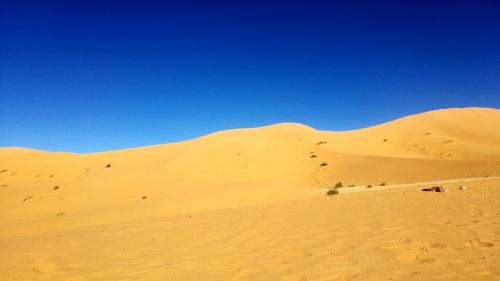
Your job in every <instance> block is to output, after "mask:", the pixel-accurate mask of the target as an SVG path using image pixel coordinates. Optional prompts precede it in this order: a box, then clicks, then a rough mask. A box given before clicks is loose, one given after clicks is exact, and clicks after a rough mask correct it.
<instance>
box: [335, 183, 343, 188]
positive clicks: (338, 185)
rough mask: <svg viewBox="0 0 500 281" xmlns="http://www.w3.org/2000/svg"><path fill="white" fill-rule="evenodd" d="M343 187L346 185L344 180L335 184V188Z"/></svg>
mask: <svg viewBox="0 0 500 281" xmlns="http://www.w3.org/2000/svg"><path fill="white" fill-rule="evenodd" d="M341 187H344V185H343V184H342V182H340V181H339V182H338V183H336V184H335V188H341Z"/></svg>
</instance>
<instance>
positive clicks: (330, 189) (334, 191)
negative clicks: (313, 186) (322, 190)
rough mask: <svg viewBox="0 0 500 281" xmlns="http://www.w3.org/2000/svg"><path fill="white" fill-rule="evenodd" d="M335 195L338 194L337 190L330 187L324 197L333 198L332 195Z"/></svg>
mask: <svg viewBox="0 0 500 281" xmlns="http://www.w3.org/2000/svg"><path fill="white" fill-rule="evenodd" d="M337 194H339V191H338V189H337V188H336V187H330V188H328V190H327V191H326V195H327V196H333V195H337Z"/></svg>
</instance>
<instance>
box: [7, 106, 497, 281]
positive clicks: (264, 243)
mask: <svg viewBox="0 0 500 281" xmlns="http://www.w3.org/2000/svg"><path fill="white" fill-rule="evenodd" d="M498 124H500V112H499V111H498V110H495V109H481V108H467V109H450V110H441V111H433V112H428V113H424V114H419V115H414V116H409V117H406V118H403V119H400V120H396V121H394V122H391V123H387V124H383V125H380V126H376V127H372V128H367V129H362V130H356V131H348V132H327V131H318V130H315V129H312V128H309V127H307V126H304V125H301V124H294V123H286V124H277V125H273V126H268V127H262V128H255V129H241V130H229V131H223V132H218V133H215V134H211V135H208V136H205V137H202V138H198V139H194V140H190V141H186V142H180V143H174V144H166V145H158V146H151V147H143V148H135V149H129V150H120V151H111V152H103V153H95V154H73V153H53V152H44V151H37V150H29V149H23V148H1V149H0V170H1V171H2V172H1V173H0V185H1V187H0V212H1V213H0V214H1V215H0V222H1V224H0V266H1V270H0V280H75V281H76V280H302V281H305V280H498V278H499V277H500V269H499V268H500V266H499V265H500V257H499V254H500V222H499V219H498V218H499V215H500V179H499V178H498V176H500V126H499V125H498ZM339 181H341V182H342V183H343V185H344V186H345V187H343V188H341V189H340V194H339V195H335V196H332V197H328V196H325V195H324V194H325V189H326V188H328V187H330V186H333V185H335V183H336V182H339ZM382 183H385V184H384V186H379V185H381V184H382ZM433 184H442V185H445V186H447V187H448V188H449V189H450V192H449V193H433V192H422V191H421V189H422V188H423V187H428V186H430V185H433ZM348 185H354V187H347V186H348ZM368 185H372V187H371V188H367V187H366V186H368ZM460 185H465V186H466V187H467V188H466V189H465V190H458V186H460Z"/></svg>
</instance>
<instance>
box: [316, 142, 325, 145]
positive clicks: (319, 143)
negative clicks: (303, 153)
mask: <svg viewBox="0 0 500 281" xmlns="http://www.w3.org/2000/svg"><path fill="white" fill-rule="evenodd" d="M322 144H327V142H326V141H320V142H318V143H317V144H316V145H322Z"/></svg>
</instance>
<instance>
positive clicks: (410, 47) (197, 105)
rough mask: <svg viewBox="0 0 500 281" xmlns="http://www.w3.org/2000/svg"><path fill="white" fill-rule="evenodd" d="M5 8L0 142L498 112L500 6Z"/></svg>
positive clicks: (96, 140)
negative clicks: (469, 109)
mask: <svg viewBox="0 0 500 281" xmlns="http://www.w3.org/2000/svg"><path fill="white" fill-rule="evenodd" d="M6 2H7V1H2V2H1V4H0V106H1V110H0V146H22V147H31V148H38V149H45V150H50V151H73V152H95V151H104V150H110V149H120V148H128V147H135V146H143V145H151V144H160V143H166V142H173V141H180V140H185V139H190V138H193V137H197V136H200V135H204V134H207V133H210V132H214V131H218V130H223V129H229V128H239V127H254V126H261V125H268V124H272V123H277V122H301V123H305V124H307V125H309V126H312V127H315V128H318V129H328V130H345V129H356V128H361V127H366V126H370V125H374V124H378V123H381V122H386V121H389V120H392V119H395V118H399V117H402V116H405V115H408V114H413V113H418V112H422V111H427V110H431V109H437V108H448V107H464V106H482V107H495V108H499V107H500V2H499V1H277V2H273V1H223V2H220V1H204V2H201V1H200V2H198V1H133V2H132V1H91V0H87V1H49V0H48V1H31V2H30V1H10V2H12V3H6Z"/></svg>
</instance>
